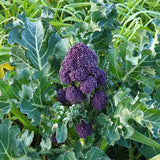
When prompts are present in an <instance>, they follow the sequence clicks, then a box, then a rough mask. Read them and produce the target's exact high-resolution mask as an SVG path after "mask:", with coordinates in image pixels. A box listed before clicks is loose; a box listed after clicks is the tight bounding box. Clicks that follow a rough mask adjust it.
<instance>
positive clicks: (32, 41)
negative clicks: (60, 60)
mask: <svg viewBox="0 0 160 160" xmlns="http://www.w3.org/2000/svg"><path fill="white" fill-rule="evenodd" d="M46 25H47V24H46ZM59 40H60V37H59V36H58V35H57V34H56V31H55V30H54V29H53V28H52V27H51V26H50V25H48V26H46V30H45V29H44V26H43V24H42V21H41V20H38V21H36V22H31V21H30V20H29V19H28V18H26V19H24V28H23V29H20V28H14V29H12V30H11V31H10V33H9V37H8V42H9V43H10V44H15V43H16V44H18V45H20V46H22V47H24V48H25V49H26V53H25V54H26V57H27V58H28V59H29V60H30V62H31V63H32V65H33V66H34V68H35V69H36V70H45V69H46V67H47V65H48V56H49V55H51V54H53V52H54V48H55V45H56V44H57V42H58V41H59ZM13 55H14V53H13ZM22 56H23V55H22ZM28 65H29V64H28ZM29 66H30V65H29Z"/></svg>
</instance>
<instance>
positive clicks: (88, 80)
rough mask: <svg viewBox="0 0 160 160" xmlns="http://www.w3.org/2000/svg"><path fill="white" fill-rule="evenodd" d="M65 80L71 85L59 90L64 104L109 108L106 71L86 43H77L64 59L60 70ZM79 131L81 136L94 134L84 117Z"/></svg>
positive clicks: (78, 127)
mask: <svg viewBox="0 0 160 160" xmlns="http://www.w3.org/2000/svg"><path fill="white" fill-rule="evenodd" d="M59 76H60V79H61V81H62V82H63V83H64V84H68V85H69V87H68V88H64V89H60V90H59V91H58V95H57V99H58V101H59V102H61V103H62V104H63V105H66V106H67V105H69V104H78V103H81V104H82V106H83V109H86V110H88V112H90V108H89V107H88V106H89V105H90V104H89V103H90V99H91V101H92V103H91V105H92V109H95V110H101V109H103V108H105V107H106V102H107V96H106V94H105V93H104V92H103V91H102V90H100V89H103V87H104V86H105V83H106V73H105V72H104V71H103V70H101V69H99V68H98V67H97V55H96V53H95V52H94V51H92V50H91V49H90V48H89V47H88V46H86V45H85V44H83V43H82V42H80V43H77V44H76V45H74V46H73V47H72V48H71V49H70V50H69V51H68V52H67V54H66V57H65V58H64V60H63V61H62V66H61V69H60V72H59ZM76 131H77V132H78V134H79V137H80V138H85V137H86V136H89V135H91V133H92V126H91V123H88V124H87V123H85V122H84V120H82V121H81V123H80V124H77V126H76Z"/></svg>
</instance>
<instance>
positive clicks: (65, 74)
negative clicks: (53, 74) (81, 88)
mask: <svg viewBox="0 0 160 160" xmlns="http://www.w3.org/2000/svg"><path fill="white" fill-rule="evenodd" d="M59 77H60V79H61V81H62V82H63V83H64V84H70V83H71V79H70V77H69V71H67V70H65V69H63V68H62V69H61V70H60V71H59Z"/></svg>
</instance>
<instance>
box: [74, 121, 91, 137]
mask: <svg viewBox="0 0 160 160" xmlns="http://www.w3.org/2000/svg"><path fill="white" fill-rule="evenodd" d="M76 131H77V132H78V135H79V137H80V138H86V136H90V135H91V134H92V125H91V123H85V121H84V120H82V121H81V123H80V124H78V125H77V126H76Z"/></svg>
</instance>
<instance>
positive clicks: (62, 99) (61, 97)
mask: <svg viewBox="0 0 160 160" xmlns="http://www.w3.org/2000/svg"><path fill="white" fill-rule="evenodd" d="M66 91H67V89H59V91H58V94H57V99H58V101H59V102H61V103H62V105H64V106H69V105H70V102H69V101H68V100H67V99H66Z"/></svg>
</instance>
